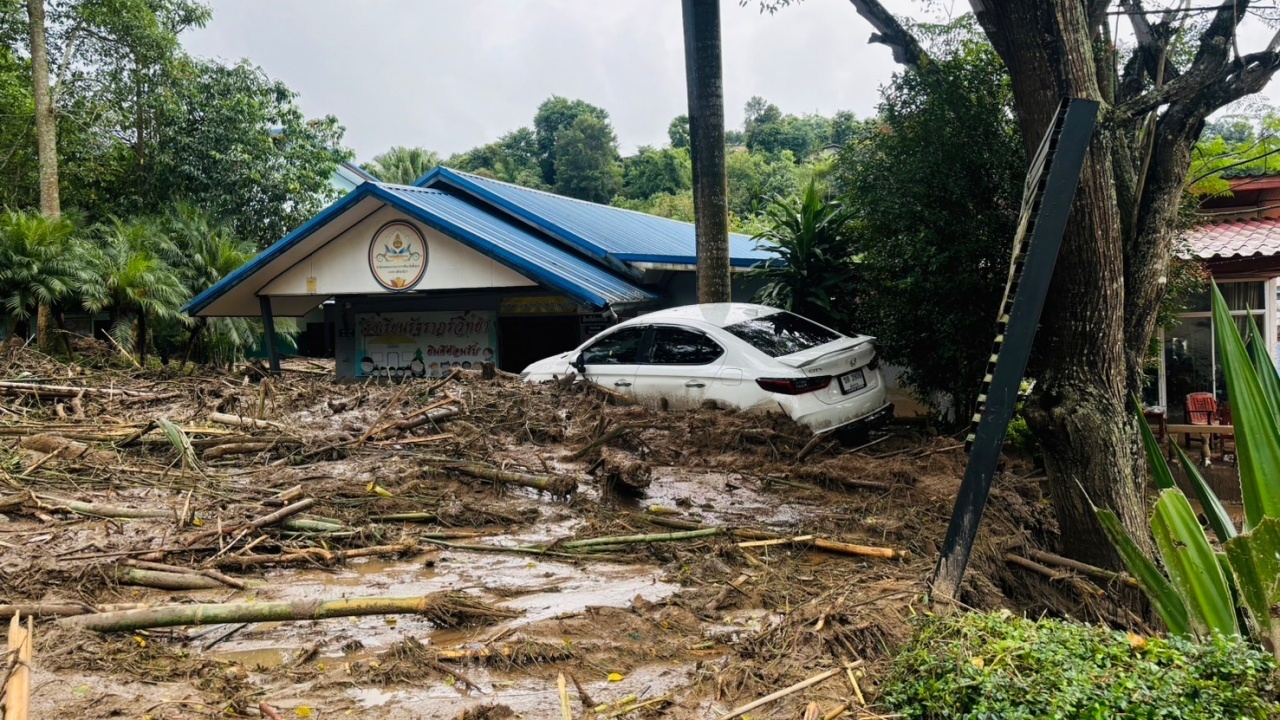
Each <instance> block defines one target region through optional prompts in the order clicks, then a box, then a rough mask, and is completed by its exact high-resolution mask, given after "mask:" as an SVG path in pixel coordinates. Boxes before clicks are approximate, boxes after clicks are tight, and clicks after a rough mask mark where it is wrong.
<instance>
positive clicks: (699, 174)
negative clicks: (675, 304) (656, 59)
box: [684, 0, 732, 303]
mask: <svg viewBox="0 0 1280 720" xmlns="http://www.w3.org/2000/svg"><path fill="white" fill-rule="evenodd" d="M684 53H685V76H686V79H687V82H688V92H689V137H690V151H691V152H690V154H691V156H692V160H693V212H694V219H695V223H694V224H695V226H696V231H695V232H696V236H697V252H698V270H697V275H698V302H703V303H712V302H729V301H730V299H731V295H732V290H731V288H730V284H729V191H728V181H727V179H726V174H725V161H724V82H723V79H722V73H721V59H720V3H719V0H684Z"/></svg>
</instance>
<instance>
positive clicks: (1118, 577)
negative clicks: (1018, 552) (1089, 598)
mask: <svg viewBox="0 0 1280 720" xmlns="http://www.w3.org/2000/svg"><path fill="white" fill-rule="evenodd" d="M1026 554H1027V555H1029V556H1030V557H1031V559H1033V560H1038V561H1040V562H1042V563H1045V564H1046V565H1057V566H1058V567H1064V568H1069V569H1071V570H1076V571H1078V572H1082V573H1084V574H1085V575H1088V576H1090V577H1095V578H1098V579H1099V580H1109V581H1111V582H1120V583H1124V584H1125V585H1128V586H1129V587H1136V588H1140V587H1142V583H1140V582H1138V581H1137V579H1135V578H1134V577H1133V576H1132V575H1126V574H1124V573H1117V572H1111V571H1110V570H1104V569H1102V568H1100V567H1095V566H1093V565H1086V564H1085V563H1082V562H1080V561H1079V560H1072V559H1071V558H1065V557H1062V556H1061V555H1054V554H1053V553H1047V552H1044V551H1043V550H1036V549H1035V548H1028V549H1027V551H1026Z"/></svg>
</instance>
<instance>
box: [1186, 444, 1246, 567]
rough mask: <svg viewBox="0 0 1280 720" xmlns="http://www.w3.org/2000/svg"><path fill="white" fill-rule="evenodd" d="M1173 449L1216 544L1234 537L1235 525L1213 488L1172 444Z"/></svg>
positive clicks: (1194, 465) (1189, 460)
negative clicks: (1198, 501) (1216, 541)
mask: <svg viewBox="0 0 1280 720" xmlns="http://www.w3.org/2000/svg"><path fill="white" fill-rule="evenodd" d="M1173 449H1174V450H1176V451H1177V452H1178V462H1179V463H1181V465H1182V472H1184V473H1186V474H1187V479H1188V480H1190V481H1191V487H1192V489H1194V490H1195V491H1196V498H1197V499H1199V500H1200V505H1201V507H1203V508H1204V516H1205V517H1206V518H1208V519H1209V527H1211V528H1213V533H1214V534H1215V535H1217V536H1218V542H1223V543H1225V542H1226V541H1228V540H1230V539H1231V538H1233V537H1235V536H1236V525H1235V523H1234V522H1232V520H1231V516H1230V515H1228V514H1227V509H1226V508H1225V507H1223V506H1222V501H1221V500H1219V499H1218V496H1217V494H1215V493H1214V492H1213V488H1211V487H1209V483H1207V482H1205V479H1204V476H1203V475H1201V474H1200V469H1199V468H1197V467H1196V464H1195V463H1193V462H1191V458H1189V457H1187V454H1186V453H1185V452H1183V451H1182V448H1180V447H1178V445H1177V443H1174V446H1173Z"/></svg>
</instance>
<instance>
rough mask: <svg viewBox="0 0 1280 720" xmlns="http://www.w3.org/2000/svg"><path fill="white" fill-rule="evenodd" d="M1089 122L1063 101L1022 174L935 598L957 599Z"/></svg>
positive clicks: (1089, 116)
mask: <svg viewBox="0 0 1280 720" xmlns="http://www.w3.org/2000/svg"><path fill="white" fill-rule="evenodd" d="M1097 115H1098V103H1097V102H1096V101H1093V100H1077V99H1067V100H1063V102H1062V106H1061V107H1059V108H1058V112H1057V114H1056V115H1055V116H1054V119H1053V123H1052V124H1051V125H1050V126H1049V129H1048V130H1047V131H1046V132H1045V136H1044V140H1042V141H1041V143H1040V147H1039V150H1038V151H1037V152H1036V155H1035V157H1034V158H1032V161H1031V167H1030V169H1029V171H1028V172H1027V183H1026V185H1025V187H1024V190H1023V198H1022V213H1021V217H1020V218H1019V222H1018V233H1017V235H1016V236H1015V237H1014V241H1013V253H1012V259H1011V261H1010V264H1009V279H1008V282H1007V283H1006V285H1005V294H1004V299H1003V300H1002V301H1001V305H1000V312H999V314H998V315H997V319H996V340H995V347H994V349H993V350H992V352H991V358H990V361H989V362H988V363H987V372H986V376H985V377H984V378H983V391H982V394H980V395H979V396H978V407H977V411H976V412H975V414H974V416H973V421H974V422H975V423H976V424H977V427H976V428H975V430H974V431H973V432H972V434H970V435H969V437H968V439H967V441H966V445H968V447H969V463H968V465H967V466H966V467H965V472H964V480H963V481H962V482H961V484H960V493H959V495H958V496H957V497H956V505H955V509H954V510H953V511H952V514H951V525H950V526H949V527H948V528H947V539H946V542H945V543H944V544H943V546H942V557H941V558H940V559H939V561H938V567H937V569H936V570H935V572H934V577H933V593H934V595H935V596H936V597H941V598H949V599H957V598H959V596H960V582H961V580H962V579H963V578H964V571H965V567H966V566H967V565H968V564H969V555H970V553H971V552H972V550H973V541H974V538H976V537H977V534H978V524H979V523H980V522H981V521H982V511H983V508H984V507H985V506H986V503H987V494H988V493H989V492H990V490H991V480H992V478H993V477H994V476H995V472H996V464H997V463H998V462H999V460H1000V453H1001V451H1002V450H1003V448H1004V438H1005V434H1006V433H1007V432H1008V430H1009V421H1010V420H1011V419H1012V417H1013V411H1014V408H1015V407H1016V405H1017V402H1018V392H1019V389H1020V388H1021V386H1022V376H1023V373H1025V372H1026V369H1027V360H1028V358H1030V356H1031V346H1032V343H1033V342H1034V341H1035V336H1036V327H1037V326H1038V325H1039V323H1040V312H1041V311H1042V310H1043V309H1044V301H1045V298H1046V296H1047V295H1048V293H1049V281H1050V280H1051V279H1052V278H1053V267H1054V264H1055V263H1056V262H1057V259H1058V249H1059V248H1060V247H1061V246H1062V235H1063V232H1064V231H1065V230H1066V227H1067V218H1068V217H1069V216H1070V214H1071V204H1072V202H1073V200H1074V198H1075V194H1076V186H1077V185H1078V184H1079V182H1080V170H1081V168H1082V167H1083V166H1084V156H1085V153H1086V151H1088V149H1089V140H1090V138H1091V137H1092V136H1093V126H1094V121H1095V119H1096V118H1097Z"/></svg>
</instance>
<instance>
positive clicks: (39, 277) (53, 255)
mask: <svg viewBox="0 0 1280 720" xmlns="http://www.w3.org/2000/svg"><path fill="white" fill-rule="evenodd" d="M75 230H76V226H75V223H74V222H72V221H71V220H68V219H66V218H50V217H49V216H47V215H39V214H36V213H34V212H13V211H11V212H6V213H4V214H3V215H0V302H3V303H4V308H5V312H6V313H7V314H8V315H9V316H11V317H13V318H14V319H16V320H19V321H27V320H28V319H29V318H30V317H31V315H32V314H33V313H34V314H36V315H37V317H38V323H37V336H38V337H39V338H41V342H42V345H43V346H46V347H47V346H48V344H49V342H51V339H52V332H53V328H52V324H53V310H52V308H53V307H55V306H57V305H58V304H60V303H62V302H64V301H65V300H67V299H68V298H69V297H70V296H71V295H72V293H73V289H74V287H75V274H74V265H73V258H74V256H75V255H76V252H75V241H74V234H75Z"/></svg>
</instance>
